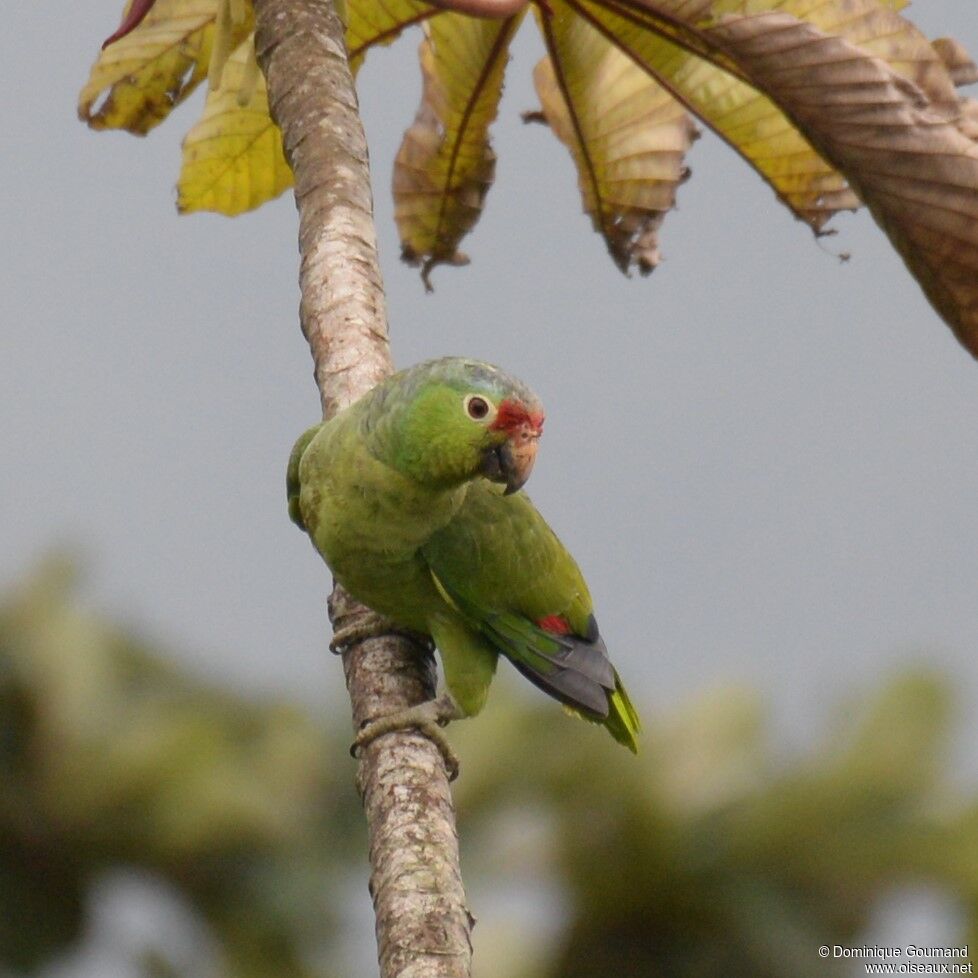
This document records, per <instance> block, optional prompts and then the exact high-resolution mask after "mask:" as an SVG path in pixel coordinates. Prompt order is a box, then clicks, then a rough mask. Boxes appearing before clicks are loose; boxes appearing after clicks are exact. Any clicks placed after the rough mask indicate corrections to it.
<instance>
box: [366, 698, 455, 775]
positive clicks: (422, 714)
mask: <svg viewBox="0 0 978 978" xmlns="http://www.w3.org/2000/svg"><path fill="white" fill-rule="evenodd" d="M463 715H464V714H463V713H462V711H461V710H460V709H459V708H458V706H457V705H456V703H455V701H454V700H453V699H452V698H451V696H449V695H448V694H447V693H446V694H443V695H442V696H438V697H436V698H435V699H433V700H426V701H425V702H424V703H419V704H418V705H417V706H411V707H408V708H407V709H406V710H399V711H398V712H397V713H390V714H388V715H387V716H384V717H378V718H377V719H376V720H368V721H367V722H366V723H365V724H364V725H363V726H362V727H361V728H360V732H359V733H358V734H357V737H356V740H354V741H353V744H352V745H351V746H350V755H351V756H352V757H356V756H357V752H358V751H359V749H360V748H361V747H366V745H367V744H369V743H370V742H371V741H374V740H376V739H377V738H378V737H382V736H383V735H384V734H389V733H394V732H395V731H396V730H411V729H415V730H419V731H420V732H421V733H423V734H424V735H425V736H426V737H427V738H428V739H429V740H431V741H432V742H433V743H434V745H435V746H436V747H437V748H438V750H439V751H440V752H441V756H442V760H443V761H444V762H445V770H446V772H447V773H448V780H449V781H454V780H455V779H456V778H457V777H458V772H459V760H458V755H457V754H456V753H455V750H454V748H453V747H452V745H451V744H450V743H449V742H448V738H447V737H446V736H445V731H444V730H443V729H442V728H443V727H445V726H446V725H447V724H448V723H450V722H451V721H452V720H461V719H462V717H463Z"/></svg>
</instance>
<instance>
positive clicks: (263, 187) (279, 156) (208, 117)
mask: <svg viewBox="0 0 978 978" xmlns="http://www.w3.org/2000/svg"><path fill="white" fill-rule="evenodd" d="M254 57H255V55H254V43H253V38H248V39H247V40H246V41H245V42H244V43H243V44H241V45H240V46H239V47H238V49H237V50H236V51H235V52H234V54H232V55H231V57H230V58H229V59H228V61H227V63H226V64H225V66H224V74H223V77H222V80H221V88H220V89H219V90H218V91H212V92H209V93H208V96H207V102H206V104H205V105H204V114H203V116H201V119H200V121H199V122H198V123H197V124H196V125H195V126H194V127H193V129H191V130H190V132H188V133H187V135H186V137H185V138H184V141H183V168H182V170H181V172H180V180H179V182H178V184H177V192H178V198H177V207H178V209H179V210H180V211H181V212H186V211H202V210H206V211H217V212H218V213H221V214H226V215H228V216H233V215H235V214H240V213H242V212H243V211H249V210H253V209H254V208H256V207H258V206H259V205H261V204H264V203H265V201H267V200H271V199H272V198H274V197H278V196H279V194H281V193H282V192H283V191H285V190H287V189H288V188H289V187H291V186H292V171H291V170H290V169H289V165H288V163H286V161H285V155H284V153H283V151H282V134H281V132H280V131H279V129H278V127H277V126H276V125H275V123H274V122H272V119H271V117H270V116H269V114H268V92H267V90H266V88H265V79H264V77H263V76H262V74H261V72H258V71H256V68H257V66H256V65H255V64H254ZM242 96H244V97H246V101H245V104H244V105H242V104H240V103H241V101H242V100H243V99H242ZM249 96H250V97H249Z"/></svg>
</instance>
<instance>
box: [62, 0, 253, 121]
mask: <svg viewBox="0 0 978 978" xmlns="http://www.w3.org/2000/svg"><path fill="white" fill-rule="evenodd" d="M216 16H217V0H157V2H156V4H155V6H154V7H153V9H152V10H151V11H150V12H149V13H148V14H147V16H146V18H145V20H143V22H142V23H141V24H140V25H139V26H138V27H137V28H136V29H135V30H134V31H133V32H132V33H131V34H128V35H126V36H125V37H123V38H122V39H121V40H119V41H116V42H114V43H113V44H110V45H109V46H108V47H107V48H105V50H104V51H102V53H101V54H100V55H99V57H98V60H97V61H96V62H95V64H94V65H93V66H92V70H91V73H90V75H89V78H88V81H87V82H86V84H85V87H84V88H83V89H82V91H81V93H80V95H79V97H78V116H79V118H80V119H81V120H82V121H83V122H87V123H88V125H89V126H91V127H92V128H93V129H125V130H128V131H129V132H132V133H136V134H137V135H145V134H146V133H147V132H149V130H150V129H152V128H153V127H154V126H156V125H158V124H159V123H160V122H162V121H163V120H164V119H165V118H166V117H167V115H169V113H170V111H171V110H172V109H173V108H174V106H176V105H179V104H180V103H181V102H182V101H183V100H184V99H185V98H187V96H188V95H190V93H191V92H192V91H193V90H194V89H195V88H196V87H197V86H198V85H199V84H200V82H201V81H203V79H204V78H206V77H207V65H208V62H209V60H210V55H211V46H212V44H213V39H214V20H215V18H216ZM251 21H252V15H251V7H250V5H248V6H247V13H246V16H245V18H244V20H243V21H242V22H241V23H239V24H236V25H234V27H233V33H234V43H235V44H239V43H240V42H241V41H242V40H243V39H244V38H245V37H247V36H248V34H249V33H250V32H251V30H252V26H253V25H252V23H251Z"/></svg>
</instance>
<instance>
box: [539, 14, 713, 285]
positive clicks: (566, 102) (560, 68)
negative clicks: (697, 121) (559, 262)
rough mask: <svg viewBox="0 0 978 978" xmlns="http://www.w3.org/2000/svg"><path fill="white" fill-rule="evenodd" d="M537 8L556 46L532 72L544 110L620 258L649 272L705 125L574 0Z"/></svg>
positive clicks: (589, 209) (587, 206) (623, 264)
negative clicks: (544, 11)
mask: <svg viewBox="0 0 978 978" xmlns="http://www.w3.org/2000/svg"><path fill="white" fill-rule="evenodd" d="M551 8H552V11H553V14H552V15H540V14H538V22H539V24H540V29H541V31H542V32H543V34H544V39H545V42H546V45H547V50H548V51H549V56H548V57H547V58H544V59H543V60H542V61H541V62H540V63H539V64H538V65H537V67H536V69H535V71H534V74H533V77H534V82H535V83H536V89H537V94H538V95H539V96H540V102H541V105H542V107H543V114H544V116H545V118H546V121H547V122H548V123H549V125H550V127H551V128H552V129H553V131H554V133H555V134H556V135H557V136H558V138H559V139H560V140H561V142H563V143H564V144H565V145H566V146H567V147H568V148H569V149H570V151H571V154H572V156H573V157H574V162H575V163H576V165H577V170H578V178H579V184H580V188H581V196H582V198H583V202H584V210H585V212H586V213H587V214H588V215H589V216H590V217H591V221H592V223H593V224H594V227H595V230H597V231H598V232H600V233H601V234H602V235H603V236H604V238H605V241H606V242H607V244H608V250H609V251H610V252H611V255H612V257H613V258H614V260H615V262H616V264H617V265H618V267H619V268H621V270H622V271H623V272H627V271H628V270H629V268H630V266H631V265H632V264H635V265H636V266H637V267H638V269H639V270H640V271H641V272H642V273H643V274H646V273H648V272H651V271H652V269H653V268H655V266H656V265H657V264H658V262H659V251H658V228H659V225H660V224H661V223H662V220H663V218H664V217H665V214H666V213H667V212H668V211H669V210H670V209H671V208H672V207H673V205H674V203H675V198H676V188H677V187H678V186H679V184H680V183H681V182H682V181H683V180H684V179H685V177H686V174H687V170H686V168H685V166H684V165H683V159H684V156H685V154H686V151H687V150H688V148H689V146H690V144H691V142H692V140H693V139H694V138H695V136H696V130H695V127H694V126H693V123H692V121H691V120H690V118H689V116H688V114H687V113H686V110H685V109H684V108H683V106H682V105H681V104H680V103H678V102H677V101H676V100H675V99H674V98H673V97H672V96H671V95H670V94H669V93H668V92H667V91H666V90H665V89H664V88H663V87H662V86H661V85H659V84H658V83H657V82H655V81H653V80H652V79H651V78H650V77H649V76H648V75H647V74H646V73H645V72H644V71H642V70H641V69H640V68H638V67H637V66H636V65H635V64H634V63H633V62H632V61H631V60H630V59H629V58H627V57H626V56H625V55H624V54H622V53H621V52H620V51H618V50H617V49H616V48H614V47H613V46H612V45H611V43H610V42H609V41H607V40H606V39H605V38H604V37H602V35H601V34H599V33H598V32H597V31H596V30H594V28H592V27H590V26H589V25H588V24H587V23H586V22H585V21H583V20H582V19H581V18H579V17H576V16H574V15H573V14H572V13H571V12H570V10H569V9H568V8H567V7H566V5H564V4H562V3H558V2H556V0H551Z"/></svg>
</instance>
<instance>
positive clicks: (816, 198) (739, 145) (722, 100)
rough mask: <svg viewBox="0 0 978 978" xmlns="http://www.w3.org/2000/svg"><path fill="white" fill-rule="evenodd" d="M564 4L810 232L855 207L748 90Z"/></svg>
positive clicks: (657, 40)
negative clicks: (723, 144) (719, 141)
mask: <svg viewBox="0 0 978 978" xmlns="http://www.w3.org/2000/svg"><path fill="white" fill-rule="evenodd" d="M567 2H568V3H569V4H570V5H571V7H573V8H575V9H576V10H577V11H578V12H579V13H580V14H581V15H582V16H583V17H584V18H586V19H588V20H589V21H590V22H591V23H593V24H595V25H596V26H598V27H599V29H601V30H602V31H603V32H604V33H605V34H606V35H607V36H609V37H613V38H614V40H615V43H616V44H618V45H619V46H620V47H621V49H622V50H623V51H625V52H626V53H627V54H629V55H630V56H631V58H632V59H633V60H634V61H635V62H636V63H637V64H638V65H640V66H641V67H642V68H643V69H644V70H645V71H647V72H648V73H649V74H650V75H651V76H652V77H653V78H656V79H658V80H659V81H661V82H662V84H663V85H664V86H665V87H666V88H668V89H669V90H670V91H671V92H673V93H674V94H675V95H676V97H677V98H679V99H680V100H681V101H682V102H683V103H685V104H686V105H687V106H688V107H689V108H690V109H691V110H692V111H693V112H695V114H696V115H697V116H698V117H699V118H700V119H701V120H702V121H703V122H705V123H706V125H708V126H709V127H710V128H711V129H712V130H713V131H714V132H716V133H717V134H718V135H719V136H720V137H722V138H723V139H724V140H726V141H727V142H728V143H730V145H731V146H732V147H733V148H734V149H736V150H737V152H738V153H740V154H741V156H743V157H744V159H745V160H747V162H748V163H750V164H751V165H752V166H753V167H754V168H755V169H756V170H757V172H758V173H759V174H760V175H761V176H762V177H763V178H764V179H765V180H766V181H767V182H768V183H769V184H770V185H771V187H772V189H773V190H774V192H775V193H776V194H777V195H778V197H779V199H780V200H781V201H782V202H783V203H784V204H785V205H786V206H788V207H789V208H790V209H791V211H792V212H793V213H794V214H795V215H796V216H797V217H799V218H800V219H802V220H804V221H805V222H806V223H807V224H809V226H811V227H812V229H813V230H815V231H819V230H820V229H821V228H822V227H823V226H824V224H825V223H826V221H828V220H829V219H830V218H831V217H832V215H833V214H835V213H837V212H838V211H840V210H843V209H850V210H851V209H854V208H856V207H858V206H859V199H858V198H857V197H856V196H855V194H854V193H853V192H852V191H851V190H850V188H849V186H848V184H847V182H846V180H845V178H844V177H843V176H842V175H841V174H840V173H838V172H837V171H836V170H835V169H834V168H833V167H832V166H831V165H830V164H829V163H827V162H826V161H825V160H823V159H822V157H821V156H820V155H819V153H818V152H817V151H816V150H815V149H814V148H813V147H812V146H811V144H810V143H809V142H808V141H807V140H806V139H805V138H804V137H803V136H802V135H801V134H800V133H799V132H798V130H797V129H796V128H795V126H794V125H793V124H792V123H791V122H790V121H789V120H788V119H787V118H786V117H785V115H784V113H783V112H782V111H781V109H779V108H778V107H777V106H776V105H775V104H774V103H773V102H771V100H770V99H769V98H767V97H765V95H764V94H762V93H761V92H759V91H758V90H757V89H756V88H754V87H753V86H751V85H749V84H747V83H746V82H745V81H742V80H740V79H739V78H737V77H735V76H733V75H731V74H729V73H728V72H726V71H724V70H722V69H721V68H719V67H718V66H717V65H715V64H713V63H711V62H709V61H705V60H703V59H702V58H699V57H697V56H695V55H692V54H690V53H689V52H688V51H685V50H683V49H681V48H678V47H676V46H675V45H674V44H671V43H670V42H669V41H666V40H663V39H662V38H661V37H657V36H656V35H654V34H650V33H649V32H648V31H647V30H646V29H645V28H644V27H643V26H639V25H636V24H634V23H633V22H632V21H631V20H630V19H629V18H628V17H627V16H626V15H625V14H623V13H620V12H617V8H616V11H613V10H611V9H610V8H609V7H608V6H606V5H603V4H601V5H599V4H598V3H597V2H594V0H567ZM700 6H701V7H703V8H704V9H705V8H706V7H708V6H712V5H710V4H707V3H705V2H704V3H701V4H700ZM715 46H716V45H715V42H714V47H715Z"/></svg>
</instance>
